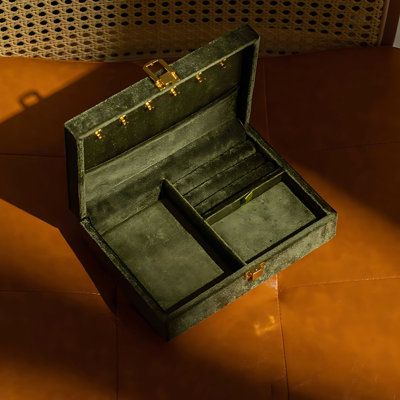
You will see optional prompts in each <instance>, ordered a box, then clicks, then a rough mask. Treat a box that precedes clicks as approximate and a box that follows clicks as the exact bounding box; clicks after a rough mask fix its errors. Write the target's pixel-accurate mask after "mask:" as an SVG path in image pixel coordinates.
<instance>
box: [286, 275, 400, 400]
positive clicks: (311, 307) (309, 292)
mask: <svg viewBox="0 0 400 400" xmlns="http://www.w3.org/2000/svg"><path fill="white" fill-rule="evenodd" d="M399 293H400V280H399V279H384V280H372V281H363V282H348V283H340V284H326V285H315V286H309V287H299V288H296V289H295V288H291V289H289V290H283V292H281V293H280V296H279V297H280V306H281V310H282V329H283V337H284V343H285V354H286V362H287V374H288V383H289V398H290V399H304V400H311V399H326V400H331V399H332V400H333V399H335V400H336V399H337V400H339V399H340V400H341V399H371V400H375V399H380V400H385V399H396V398H397V397H398V395H399V393H400V369H399V358H400V341H399V332H400V301H399Z"/></svg>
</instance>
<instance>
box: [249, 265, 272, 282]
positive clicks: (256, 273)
mask: <svg viewBox="0 0 400 400" xmlns="http://www.w3.org/2000/svg"><path fill="white" fill-rule="evenodd" d="M266 265H267V263H266V262H265V261H263V262H261V263H260V264H258V265H257V267H256V268H254V269H253V270H252V271H247V272H246V273H245V275H244V278H245V279H246V281H248V282H254V281H255V280H256V279H258V278H260V277H261V276H262V275H263V273H264V271H265V267H266Z"/></svg>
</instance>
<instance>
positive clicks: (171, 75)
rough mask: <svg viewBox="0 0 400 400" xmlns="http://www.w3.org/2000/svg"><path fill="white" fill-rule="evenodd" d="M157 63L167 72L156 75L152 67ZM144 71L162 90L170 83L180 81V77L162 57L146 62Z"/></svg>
mask: <svg viewBox="0 0 400 400" xmlns="http://www.w3.org/2000/svg"><path fill="white" fill-rule="evenodd" d="M156 64H160V65H161V66H162V67H163V68H164V70H165V72H164V73H162V74H161V75H160V76H158V75H156V73H155V72H153V71H152V70H151V69H150V67H153V66H154V65H156ZM143 70H144V72H146V74H147V75H148V76H149V77H150V78H151V79H152V81H153V82H154V84H155V85H156V87H157V88H158V89H160V90H164V89H165V88H166V87H167V86H168V85H171V84H174V83H176V82H178V81H179V77H178V75H177V74H176V72H175V71H174V70H173V68H172V67H171V66H170V65H169V64H168V63H167V62H166V61H165V60H163V59H162V58H158V59H156V60H151V61H149V62H148V63H146V64H145V66H144V67H143Z"/></svg>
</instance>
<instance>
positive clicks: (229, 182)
mask: <svg viewBox="0 0 400 400" xmlns="http://www.w3.org/2000/svg"><path fill="white" fill-rule="evenodd" d="M258 45H259V37H258V35H257V34H256V32H254V31H253V30H252V29H251V28H250V27H248V26H244V27H242V28H240V29H238V30H235V31H233V32H231V33H228V34H226V35H224V36H222V37H221V38H219V39H217V40H215V41H213V42H211V43H210V44H208V45H207V46H205V47H203V48H200V49H198V50H196V51H194V52H192V53H190V54H188V55H187V56H185V57H183V58H182V59H180V60H178V61H176V62H175V63H173V64H171V66H167V70H164V71H158V72H155V76H154V75H153V78H154V79H153V80H152V79H150V77H149V78H146V79H143V80H142V81H140V82H138V83H136V84H134V85H132V86H130V87H128V88H127V89H125V90H124V91H122V92H120V93H118V94H116V95H114V96H112V97H111V98H109V99H107V100H105V101H104V102H102V103H100V104H98V105H96V106H95V107H93V108H91V109H90V110H88V111H85V112H84V113H82V114H80V115H78V116H77V117H75V118H73V119H71V120H70V121H68V122H67V123H66V124H65V134H66V149H67V166H68V184H69V197H70V207H71V209H72V210H73V211H74V213H75V214H76V216H77V217H78V218H79V220H80V223H81V225H82V228H83V230H84V231H85V232H86V234H87V237H88V238H89V240H90V241H91V243H92V244H93V246H94V248H95V249H97V252H98V254H99V255H100V256H101V258H102V259H103V261H104V262H106V263H107V264H108V265H110V266H111V268H112V269H113V271H115V272H116V273H117V274H118V275H119V276H120V277H121V278H122V281H123V282H124V284H125V286H126V289H127V292H128V293H129V294H130V295H131V298H132V300H133V303H134V304H135V306H136V307H137V309H138V310H139V311H140V313H141V314H142V315H143V316H144V318H146V319H147V320H148V322H149V323H150V324H151V325H152V326H153V327H154V328H155V329H156V330H157V332H159V333H160V334H161V335H162V336H164V337H165V338H172V337H174V336H176V335H178V334H179V333H181V332H183V331H185V330H186V329H188V328H189V327H191V326H192V325H194V324H196V323H198V322H199V321H201V320H202V319H204V318H206V317H207V316H209V315H211V314H213V313H214V312H216V311H218V310H219V309H220V308H222V307H223V306H224V305H226V304H228V303H230V302H232V301H233V300H235V299H236V298H238V297H239V296H241V295H242V294H244V293H246V292H248V291H249V290H251V289H252V288H254V287H255V286H257V285H259V284H260V283H261V282H263V281H264V280H265V279H268V278H269V277H270V276H271V275H273V274H276V273H277V272H279V271H280V270H282V269H283V268H285V267H287V266H289V265H290V264H292V263H294V262H295V261H296V260H298V259H299V258H301V257H303V256H304V255H306V254H307V253H309V252H310V251H312V250H313V249H315V248H317V247H319V246H320V245H322V244H323V243H324V242H326V241H327V240H329V239H331V238H332V237H333V236H334V234H335V230H336V213H335V212H334V210H333V209H332V208H331V207H330V206H329V205H328V204H327V203H326V202H325V201H324V200H322V199H321V197H319V196H318V195H317V194H316V193H315V191H314V190H313V189H312V188H311V187H310V186H309V185H308V184H307V183H305V182H304V180H303V179H302V178H301V177H300V176H299V175H298V174H297V173H296V172H295V171H294V170H293V169H292V168H291V167H290V166H289V165H288V164H287V163H286V162H285V161H284V160H283V159H282V158H281V157H280V156H279V155H278V154H277V153H276V152H275V151H274V150H273V149H272V148H271V147H270V146H269V145H268V144H267V143H266V142H264V140H263V139H262V138H261V137H260V136H259V134H258V133H257V132H255V131H254V129H252V128H251V127H250V126H249V115H250V107H251V102H252V92H253V85H254V77H255V69H256V63H257V55H258Z"/></svg>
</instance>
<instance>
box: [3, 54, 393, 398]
mask: <svg viewBox="0 0 400 400" xmlns="http://www.w3.org/2000/svg"><path fill="white" fill-rule="evenodd" d="M399 72H400V50H396V49H389V48H377V49H349V50H338V51H332V52H325V53H319V54H312V55H302V56H291V57H282V58H274V59H268V60H263V61H260V64H259V68H258V75H257V76H258V77H257V86H256V92H255V95H254V106H253V110H254V112H253V124H254V125H255V127H256V128H257V129H258V130H259V131H260V132H261V133H263V135H264V136H265V138H266V139H267V140H268V141H269V142H270V143H272V145H273V146H275V147H276V148H277V150H278V151H279V152H281V153H282V154H283V155H284V156H285V157H287V159H288V160H289V161H290V162H291V163H292V164H293V165H294V166H295V167H296V168H297V169H298V170H299V171H300V172H301V173H302V174H303V176H304V177H305V178H306V179H307V180H308V181H309V182H310V183H311V184H312V185H313V186H314V187H315V188H316V189H317V190H318V191H319V192H320V193H321V194H322V195H323V197H324V198H326V199H327V200H328V201H329V202H330V203H331V204H332V206H333V207H334V208H335V209H336V210H337V211H338V212H339V223H338V231H337V236H336V238H335V239H334V240H333V241H331V242H330V243H328V244H327V245H325V246H323V247H322V248H320V249H318V250H317V251H315V252H313V253H312V254H311V255H309V256H307V257H305V258H304V259H303V260H301V261H299V262H297V263H296V264H295V265H293V266H291V267H290V268H288V269H287V270H285V271H284V272H282V273H281V274H279V276H278V277H274V278H272V279H270V280H269V281H268V282H266V283H265V284H262V285H261V286H259V287H258V288H256V289H255V290H254V291H252V292H251V293H249V294H247V295H246V296H244V297H242V298H241V299H239V300H238V301H236V302H235V303H233V304H231V305H229V306H227V307H226V308H224V309H223V310H221V311H220V312H218V313H217V314H216V315H214V316H212V317H211V318H209V319H207V320H206V321H204V322H202V323H200V324H199V325H198V326H196V327H194V328H193V329H191V330H189V331H188V332H186V333H185V334H183V335H182V336H180V337H178V338H176V339H175V340H173V341H172V342H169V343H165V342H163V341H162V340H161V339H159V338H158V337H157V336H156V335H155V334H153V333H152V331H151V330H150V329H149V328H148V327H147V325H146V323H145V322H143V320H142V319H141V318H140V317H139V316H138V315H137V314H136V312H135V311H134V310H132V309H131V308H130V306H129V305H128V304H127V301H126V299H125V297H124V295H123V293H121V292H120V291H119V290H118V288H117V287H116V284H115V282H113V280H112V279H110V277H109V276H108V275H107V274H106V273H105V272H103V271H102V269H101V268H100V267H99V265H98V262H97V261H96V260H95V259H94V257H93V255H92V254H91V252H90V251H89V250H88V249H87V248H86V247H85V245H84V244H82V242H81V239H80V236H79V234H78V227H77V224H76V222H75V220H74V217H73V216H72V214H70V213H69V211H68V210H67V200H66V178H65V166H64V164H65V160H64V147H63V126H62V125H63V123H64V121H65V120H67V119H68V118H70V117H72V116H74V115H75V114H77V113H79V112H81V111H82V110H84V109H86V108H88V107H89V106H91V105H94V104H95V103H97V102H98V101H100V100H102V99H104V98H105V97H107V96H109V95H111V94H113V93H115V92H116V91H118V90H120V89H122V88H124V87H126V86H128V85H129V84H131V83H133V82H135V81H136V80H138V79H140V78H142V77H143V76H144V74H143V72H142V70H141V68H140V66H139V65H138V64H135V63H125V64H107V65H104V64H85V63H68V62H51V61H42V60H24V59H0V90H1V92H0V93H1V96H0V153H1V154H0V227H1V228H0V399H5V400H14V399H15V400H26V399H29V400H37V399H46V400H47V399H62V400H64V399H87V400H90V399H101V400H103V399H104V400H105V399H107V400H108V399H116V398H118V399H126V400H128V399H135V400H136V399H149V400H152V399H161V400H164V399H173V400H175V399H181V398H182V399H186V398H190V399H218V400H222V399H257V400H258V399H263V400H264V399H268V398H271V399H285V398H288V397H290V398H291V399H396V398H398V397H400V366H399V359H400V279H399V278H400V252H399V239H400V213H399V202H400V201H399V197H400V168H399V163H400V159H399V155H400V74H399ZM267 110H268V114H267ZM267 115H268V118H267V117H266V116H267Z"/></svg>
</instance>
